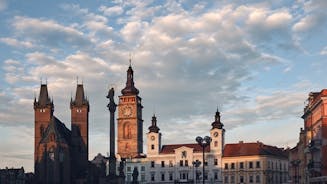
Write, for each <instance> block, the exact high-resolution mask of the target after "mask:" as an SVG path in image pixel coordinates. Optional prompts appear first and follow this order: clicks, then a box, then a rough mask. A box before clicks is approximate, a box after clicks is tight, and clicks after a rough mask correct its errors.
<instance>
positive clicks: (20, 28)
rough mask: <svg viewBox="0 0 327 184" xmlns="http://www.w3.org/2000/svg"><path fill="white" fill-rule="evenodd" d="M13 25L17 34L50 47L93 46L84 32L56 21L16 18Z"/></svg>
mask: <svg viewBox="0 0 327 184" xmlns="http://www.w3.org/2000/svg"><path fill="white" fill-rule="evenodd" d="M12 25H13V27H14V28H15V31H16V32H17V34H19V35H21V36H25V37H30V38H31V39H33V40H34V41H36V42H39V43H43V44H45V45H49V46H55V47H58V46H61V45H62V44H71V45H73V46H74V45H75V46H79V47H83V46H84V47H86V46H89V45H90V44H91V41H90V40H89V39H88V38H87V37H86V36H85V34H84V33H83V32H81V31H79V30H76V29H75V28H73V27H69V26H63V25H61V24H59V23H57V22H56V21H54V20H43V19H37V18H29V17H22V16H15V17H14V20H13V23H12Z"/></svg>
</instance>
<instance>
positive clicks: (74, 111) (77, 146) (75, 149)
mask: <svg viewBox="0 0 327 184" xmlns="http://www.w3.org/2000/svg"><path fill="white" fill-rule="evenodd" d="M70 109H71V131H72V134H71V144H72V153H73V155H74V156H73V157H72V159H73V160H72V172H73V173H72V174H73V177H79V176H78V175H81V176H83V175H85V173H84V172H85V171H86V170H87V162H88V155H89V132H88V129H89V111H90V106H89V101H88V100H87V98H86V97H85V95H84V88H83V84H77V87H76V94H75V99H74V100H73V99H71V101H70Z"/></svg>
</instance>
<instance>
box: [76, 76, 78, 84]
mask: <svg viewBox="0 0 327 184" xmlns="http://www.w3.org/2000/svg"><path fill="white" fill-rule="evenodd" d="M76 84H78V76H76Z"/></svg>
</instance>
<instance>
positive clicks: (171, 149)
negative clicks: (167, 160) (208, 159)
mask: <svg viewBox="0 0 327 184" xmlns="http://www.w3.org/2000/svg"><path fill="white" fill-rule="evenodd" d="M183 146H185V147H188V148H193V152H202V147H201V146H200V145H199V144H169V145H163V146H162V148H161V151H160V154H174V153H175V149H178V148H180V147H183ZM204 151H205V152H210V145H208V146H207V147H206V148H205V150H204Z"/></svg>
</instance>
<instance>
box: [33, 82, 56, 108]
mask: <svg viewBox="0 0 327 184" xmlns="http://www.w3.org/2000/svg"><path fill="white" fill-rule="evenodd" d="M47 105H53V103H52V101H51V99H50V98H49V94H48V86H47V84H41V87H40V94H39V99H38V101H36V99H34V107H36V106H37V107H46V106H47Z"/></svg>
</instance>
